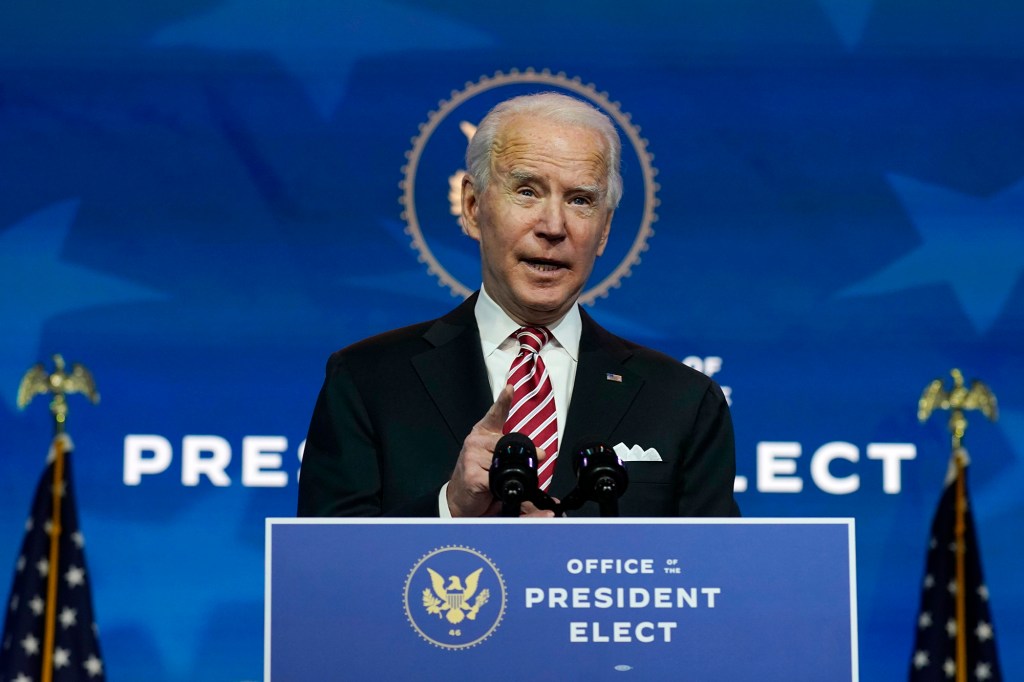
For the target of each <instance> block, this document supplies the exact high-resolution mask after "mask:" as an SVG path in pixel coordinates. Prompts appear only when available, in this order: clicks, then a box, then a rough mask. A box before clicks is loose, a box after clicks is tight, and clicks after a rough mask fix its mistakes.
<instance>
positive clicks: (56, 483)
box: [41, 421, 64, 682]
mask: <svg viewBox="0 0 1024 682" xmlns="http://www.w3.org/2000/svg"><path fill="white" fill-rule="evenodd" d="M63 431H64V428H63V422H62V421H58V422H57V435H56V437H55V438H54V439H53V454H54V459H53V486H52V491H53V516H52V517H51V519H50V569H49V571H48V572H47V576H46V622H45V626H44V627H45V629H44V630H43V669H42V673H41V674H42V677H41V681H42V682H52V680H53V640H54V636H55V633H56V628H57V577H58V576H57V573H58V572H59V571H58V568H59V566H60V563H59V561H60V533H61V527H60V503H61V492H62V491H61V487H62V485H61V484H62V483H63V481H64V440H63V439H62V438H61V435H62V434H63Z"/></svg>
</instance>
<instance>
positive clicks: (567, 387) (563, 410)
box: [438, 286, 583, 519]
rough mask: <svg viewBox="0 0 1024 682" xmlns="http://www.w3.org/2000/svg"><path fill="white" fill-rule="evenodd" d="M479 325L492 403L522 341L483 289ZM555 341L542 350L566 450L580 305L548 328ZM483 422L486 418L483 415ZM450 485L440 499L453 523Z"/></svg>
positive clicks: (515, 325) (444, 515) (514, 325)
mask: <svg viewBox="0 0 1024 682" xmlns="http://www.w3.org/2000/svg"><path fill="white" fill-rule="evenodd" d="M473 312H474V314H475V315H476V325H477V328H478V329H479V330H480V351H481V352H482V353H483V356H484V364H485V365H486V366H487V381H488V382H489V383H490V385H491V399H492V400H497V399H498V395H499V394H500V393H501V390H502V389H503V388H505V380H506V378H507V377H508V370H509V368H510V367H511V366H512V361H513V360H515V358H516V356H517V355H518V354H519V341H517V340H516V338H515V336H514V335H515V333H516V331H518V330H519V326H520V325H519V324H518V323H517V322H515V321H514V320H513V319H512V318H511V317H509V316H508V313H506V312H505V311H504V310H502V309H501V306H499V305H498V304H497V303H495V302H494V299H493V298H491V297H490V296H489V295H488V293H487V290H486V289H484V287H483V286H481V287H480V296H479V297H478V298H477V300H476V307H475V308H474V310H473ZM547 328H548V331H550V332H551V337H552V338H551V340H550V341H548V343H546V344H545V345H544V347H543V348H541V349H540V357H541V358H542V359H543V360H544V366H545V367H546V368H547V370H548V378H549V379H550V380H551V390H552V391H553V392H554V394H555V414H556V415H557V419H558V449H559V450H560V451H561V450H564V447H563V446H564V443H562V432H563V431H564V429H565V421H566V419H567V418H568V415H569V400H570V399H571V398H572V387H573V383H574V382H575V381H576V365H577V364H578V362H579V350H580V334H581V332H582V330H583V323H582V321H581V319H580V310H579V306H578V305H574V306H572V308H570V309H569V312H567V313H566V314H565V316H564V317H563V318H562V319H561V320H559V321H557V322H555V323H554V324H551V325H548V327H547ZM480 418H481V419H483V415H482V414H481V415H480ZM447 494H448V484H447V483H446V484H445V485H444V486H443V487H442V488H441V494H440V496H439V497H438V511H439V512H440V516H441V518H443V519H450V518H452V516H451V510H450V509H448V499H447Z"/></svg>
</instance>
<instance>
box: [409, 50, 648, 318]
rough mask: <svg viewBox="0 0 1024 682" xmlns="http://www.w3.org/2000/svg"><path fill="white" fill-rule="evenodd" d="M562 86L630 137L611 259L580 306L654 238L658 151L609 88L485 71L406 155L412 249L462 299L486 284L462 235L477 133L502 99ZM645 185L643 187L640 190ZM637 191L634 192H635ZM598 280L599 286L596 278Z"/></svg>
mask: <svg viewBox="0 0 1024 682" xmlns="http://www.w3.org/2000/svg"><path fill="white" fill-rule="evenodd" d="M537 86H542V88H540V89H544V90H554V91H562V92H563V93H564V94H569V95H571V96H575V97H576V98H578V99H584V100H586V101H588V102H589V103H590V104H592V105H594V106H595V107H597V108H598V109H600V110H601V111H603V112H604V113H605V114H606V115H607V116H608V117H609V118H610V119H611V120H612V121H613V122H614V123H615V125H616V127H617V128H618V130H619V133H620V135H621V136H622V137H623V138H624V142H623V146H622V176H623V186H624V188H625V191H624V193H623V197H622V201H621V202H620V203H619V208H618V209H617V210H616V212H615V219H614V220H613V221H612V229H611V234H610V235H609V238H608V243H607V244H606V246H605V253H604V256H602V257H601V258H599V259H598V261H597V263H596V264H595V265H594V271H593V272H592V273H591V276H590V283H589V286H588V288H586V289H584V291H583V293H582V294H581V295H580V299H579V300H580V303H584V304H588V305H589V304H592V303H593V302H594V301H595V300H596V299H597V298H598V297H602V298H603V297H606V296H608V292H609V290H611V289H613V288H617V287H618V286H620V285H621V283H622V280H623V278H625V277H628V276H629V275H630V272H631V270H632V268H633V266H634V265H637V264H638V263H639V262H640V254H641V253H643V252H644V251H646V250H647V248H648V243H647V242H648V239H650V238H651V236H653V234H654V231H653V229H652V228H651V226H652V225H653V224H654V222H655V221H656V220H657V219H658V216H657V214H656V213H655V209H656V208H657V206H658V203H659V202H658V198H657V192H658V190H659V189H660V187H659V186H658V183H657V182H655V176H657V174H658V172H657V169H655V168H654V166H653V165H652V162H653V160H654V157H653V155H651V154H650V153H649V152H648V151H647V140H645V139H644V138H642V137H641V136H640V127H639V126H636V125H634V124H633V123H632V122H631V120H630V115H629V114H628V113H623V111H622V109H621V108H620V105H619V103H618V102H614V101H612V100H611V99H610V98H609V97H608V93H606V92H599V91H598V90H597V89H596V88H595V87H594V85H593V84H592V83H587V84H584V83H583V82H582V81H581V80H580V79H579V78H578V77H573V78H569V77H567V76H566V75H565V74H564V73H561V72H560V73H552V72H551V71H549V70H547V69H544V70H543V71H535V70H533V69H526V70H525V71H519V70H517V69H513V70H511V71H509V72H508V73H504V72H501V71H498V72H497V73H495V74H494V75H493V76H490V77H488V76H484V77H482V78H481V79H480V80H478V81H477V82H475V83H471V82H470V83H466V85H465V87H464V88H463V89H462V90H454V91H452V93H451V98H450V99H448V100H442V101H441V102H440V104H439V106H438V108H437V110H436V111H432V112H430V114H429V116H428V118H427V122H426V123H422V124H420V126H419V133H418V134H417V135H416V136H415V137H413V138H412V148H411V149H410V150H409V151H407V152H406V159H407V163H406V165H404V166H403V167H402V176H403V177H402V182H401V183H399V187H400V188H401V190H402V195H401V197H400V198H399V202H400V203H401V204H402V207H403V209H402V220H403V221H405V225H406V227H405V231H406V234H408V235H409V236H410V237H411V238H412V243H411V246H412V248H414V249H415V250H416V251H417V252H418V253H419V261H420V262H421V263H424V264H425V265H426V266H427V271H428V272H429V273H430V274H431V275H433V276H434V277H436V278H437V280H438V284H439V285H441V286H445V287H448V288H449V289H450V290H451V292H452V294H453V295H455V296H462V297H466V296H469V295H470V294H471V293H472V292H473V290H474V289H475V288H476V285H477V284H478V283H479V282H480V258H479V248H478V245H477V243H476V242H475V241H473V240H472V239H470V238H469V237H467V236H465V235H464V234H463V232H462V228H461V224H460V219H461V213H462V207H461V196H462V177H463V175H464V174H465V169H463V168H462V166H464V165H465V155H466V145H467V144H468V142H469V140H470V139H472V137H473V134H474V133H475V132H476V126H477V124H478V123H479V122H480V120H481V119H482V118H483V117H484V115H485V114H486V113H487V112H488V111H490V109H491V108H492V107H493V106H494V105H496V104H498V103H499V102H501V101H503V100H506V99H509V98H510V97H515V96H517V95H524V94H528V93H532V92H537V91H538V87H537ZM641 184H642V186H643V192H642V194H640V193H639V192H637V188H638V187H640V186H641ZM631 190H632V191H631ZM595 282H596V283H595Z"/></svg>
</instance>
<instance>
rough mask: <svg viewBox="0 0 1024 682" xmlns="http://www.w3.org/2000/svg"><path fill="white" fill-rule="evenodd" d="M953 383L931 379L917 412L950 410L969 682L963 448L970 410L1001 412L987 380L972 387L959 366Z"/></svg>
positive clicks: (960, 633) (959, 665)
mask: <svg viewBox="0 0 1024 682" xmlns="http://www.w3.org/2000/svg"><path fill="white" fill-rule="evenodd" d="M950 375H952V377H953V387H952V389H950V390H948V391H947V390H945V388H944V387H943V385H942V380H941V379H935V380H934V381H932V382H931V383H930V384H929V385H928V386H927V387H926V388H925V390H924V393H922V394H921V399H920V401H918V410H917V416H918V419H920V421H921V422H924V421H926V420H927V419H928V417H929V416H931V413H932V411H933V410H936V409H938V410H949V412H950V414H949V431H950V433H951V434H952V440H953V443H952V445H953V466H954V467H955V472H956V489H955V493H954V494H955V498H954V505H953V508H954V520H953V541H954V545H955V548H954V551H955V554H956V567H955V569H956V595H955V598H956V599H955V602H956V603H955V605H954V608H955V610H956V682H967V668H968V661H967V569H966V556H967V544H966V543H967V540H966V535H967V521H966V517H967V482H966V477H967V473H966V472H967V463H968V459H967V451H966V450H964V448H963V439H964V434H965V433H966V432H967V416H966V415H965V414H964V412H965V411H967V410H980V411H981V412H982V414H984V415H985V416H986V417H988V418H989V419H990V420H992V421H995V420H996V418H997V415H998V408H997V405H996V397H995V395H993V393H992V391H991V390H990V389H989V388H988V386H986V385H985V384H983V383H981V382H980V381H977V380H975V381H974V382H973V383H972V384H971V386H970V388H968V387H967V386H965V385H964V376H963V373H962V372H961V371H960V370H959V369H952V370H950Z"/></svg>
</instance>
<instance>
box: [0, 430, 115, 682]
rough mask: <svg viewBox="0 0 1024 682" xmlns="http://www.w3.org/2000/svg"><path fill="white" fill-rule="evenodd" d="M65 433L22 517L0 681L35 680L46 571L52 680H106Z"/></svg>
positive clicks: (41, 638) (39, 676) (38, 676)
mask: <svg viewBox="0 0 1024 682" xmlns="http://www.w3.org/2000/svg"><path fill="white" fill-rule="evenodd" d="M58 439H59V440H60V446H61V448H62V449H63V450H64V452H65V455H64V476H63V482H64V485H63V494H62V495H61V516H60V527H61V531H60V539H59V549H58V553H59V560H58V562H57V565H56V566H50V532H51V530H52V528H53V524H52V514H53V494H52V491H53V475H54V461H55V458H56V448H57V443H58ZM70 455H71V439H70V438H68V437H67V436H66V435H61V436H58V437H57V439H55V440H54V445H53V446H51V448H50V456H49V458H48V459H47V466H46V470H45V471H44V472H43V476H42V478H41V479H40V481H39V485H38V486H37V487H36V494H35V498H34V500H33V502H32V513H31V515H30V516H29V519H28V521H26V523H25V539H24V541H23V542H22V544H21V552H20V554H19V555H18V561H17V565H16V567H15V573H14V582H13V584H12V586H11V596H10V599H8V601H7V609H6V612H7V613H6V617H5V619H4V631H3V638H2V642H3V643H2V645H0V682H39V681H40V680H41V679H42V668H43V659H44V652H43V648H44V640H45V635H44V629H45V621H46V613H47V608H46V607H47V603H46V600H47V577H48V576H49V574H50V572H51V571H57V576H58V582H57V590H56V604H55V608H54V610H53V613H54V615H55V628H54V639H53V651H52V671H53V675H52V678H51V679H52V680H53V682H78V681H88V682H102V681H103V680H104V679H105V673H104V670H103V659H102V657H101V656H100V646H99V637H98V635H97V632H96V623H95V621H94V620H93V612H92V596H91V593H90V588H89V573H88V571H87V570H86V566H85V551H84V548H85V541H84V539H83V538H82V533H81V532H80V531H79V529H78V513H77V511H76V507H75V495H74V487H73V485H72V478H71V457H70Z"/></svg>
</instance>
